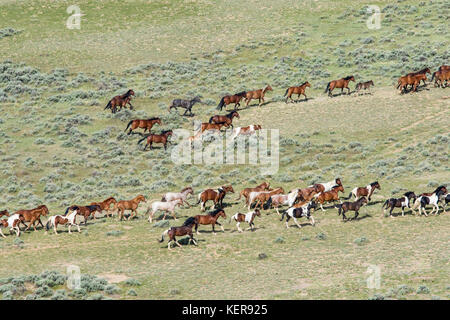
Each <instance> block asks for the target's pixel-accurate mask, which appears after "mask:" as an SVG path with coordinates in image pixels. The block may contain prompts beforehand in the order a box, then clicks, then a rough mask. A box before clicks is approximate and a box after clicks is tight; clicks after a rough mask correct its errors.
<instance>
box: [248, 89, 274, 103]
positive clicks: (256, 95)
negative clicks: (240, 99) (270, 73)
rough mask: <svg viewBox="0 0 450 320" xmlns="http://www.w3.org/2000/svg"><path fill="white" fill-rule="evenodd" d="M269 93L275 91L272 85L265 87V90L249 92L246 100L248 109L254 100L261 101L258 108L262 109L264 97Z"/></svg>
mask: <svg viewBox="0 0 450 320" xmlns="http://www.w3.org/2000/svg"><path fill="white" fill-rule="evenodd" d="M267 91H273V89H272V87H271V86H270V85H267V86H265V87H264V89H259V90H254V91H247V92H246V93H245V100H246V101H247V104H246V107H248V104H249V103H250V101H251V100H252V99H258V101H259V104H258V107H261V105H262V104H263V103H264V95H265V94H266V92H267Z"/></svg>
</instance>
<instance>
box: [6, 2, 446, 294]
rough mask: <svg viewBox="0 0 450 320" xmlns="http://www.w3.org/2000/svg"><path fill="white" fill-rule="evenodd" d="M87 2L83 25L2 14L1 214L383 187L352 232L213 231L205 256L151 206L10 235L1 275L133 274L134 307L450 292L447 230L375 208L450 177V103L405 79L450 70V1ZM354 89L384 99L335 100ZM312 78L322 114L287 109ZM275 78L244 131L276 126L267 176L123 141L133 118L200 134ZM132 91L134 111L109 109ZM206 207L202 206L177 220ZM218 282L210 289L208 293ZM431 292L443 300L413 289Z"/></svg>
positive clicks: (272, 224) (42, 6)
mask: <svg viewBox="0 0 450 320" xmlns="http://www.w3.org/2000/svg"><path fill="white" fill-rule="evenodd" d="M78 3H79V6H80V8H81V11H82V13H83V14H85V16H83V17H82V22H81V29H80V30H68V29H66V28H65V20H66V19H67V17H68V14H67V13H66V8H67V6H68V5H70V4H71V3H68V2H64V1H58V2H53V1H51V2H50V1H20V2H18V3H17V2H8V1H7V2H3V3H2V4H1V5H0V6H1V7H0V8H1V10H0V16H1V17H2V19H0V34H1V35H2V36H1V37H0V43H1V44H2V46H0V52H1V54H2V57H6V58H5V59H7V60H5V61H3V62H2V63H0V141H1V144H0V159H1V163H0V179H1V180H0V181H1V182H0V209H3V208H6V209H8V210H10V211H15V210H18V209H22V208H30V207H34V206H36V205H39V204H42V203H44V204H46V205H47V206H48V207H49V209H50V213H51V214H61V213H62V212H63V210H64V209H65V208H66V207H67V206H68V205H71V204H74V203H79V204H84V203H90V202H92V201H98V200H103V199H104V198H106V197H109V196H114V197H116V198H119V199H129V198H132V197H134V196H135V195H137V194H139V193H142V194H144V195H145V196H146V197H148V199H159V198H160V197H161V194H162V193H164V192H167V191H175V190H179V189H181V188H183V187H185V186H187V185H191V186H192V187H193V188H194V190H195V193H196V194H197V193H198V192H200V191H201V190H203V189H205V188H208V187H216V186H219V185H223V184H225V183H232V185H233V187H234V189H235V190H236V191H240V190H241V189H242V188H244V187H248V186H253V185H256V184H259V183H260V182H261V181H263V180H268V181H270V183H271V185H272V186H274V187H275V186H282V187H283V188H284V189H285V190H290V189H292V188H294V187H304V186H307V185H309V184H311V183H314V182H323V181H329V180H331V179H333V178H334V177H337V176H339V177H342V179H343V183H344V187H345V196H347V195H348V193H349V192H350V191H351V189H352V188H353V187H355V186H365V185H367V184H368V183H369V182H372V181H375V180H378V181H379V182H380V184H381V188H382V189H381V191H379V192H378V191H377V192H376V193H375V196H374V198H373V199H374V200H373V203H371V204H370V205H369V206H367V207H364V208H363V209H362V211H361V214H362V219H360V220H358V221H353V222H348V223H343V222H342V221H341V220H340V218H339V217H338V216H337V210H336V209H334V208H329V209H327V211H326V212H325V213H322V212H320V211H318V212H316V213H315V216H316V220H318V224H317V225H316V227H310V226H309V225H308V226H306V227H305V228H302V229H301V230H298V229H297V228H294V227H292V228H290V229H289V230H286V229H285V226H284V223H282V222H280V221H279V217H278V216H277V214H276V213H275V212H274V211H273V210H271V211H267V212H265V213H264V214H263V216H262V218H261V219H259V218H258V219H257V220H256V225H257V227H258V229H257V230H256V231H255V232H245V233H244V234H238V233H237V232H235V226H234V225H233V224H228V223H226V224H225V229H226V232H225V234H222V233H218V234H217V235H216V236H214V235H212V234H210V232H209V230H210V229H209V227H208V226H207V227H201V228H200V229H201V230H203V231H204V232H202V233H201V235H200V236H198V238H199V240H200V241H199V247H193V246H190V247H184V248H183V249H176V250H174V251H173V252H168V251H167V248H166V245H164V244H163V245H161V244H158V243H157V242H156V239H157V238H158V237H159V236H160V234H161V232H162V231H164V230H165V228H166V227H167V226H164V227H162V228H159V227H157V226H158V224H156V226H155V225H151V224H149V223H148V222H147V221H146V217H144V215H143V211H142V209H141V211H140V217H139V219H137V220H134V221H130V222H120V223H119V222H118V221H116V220H111V219H100V220H97V221H90V222H89V224H88V227H87V228H82V229H83V233H82V234H73V235H68V234H67V233H66V232H63V233H62V234H61V235H60V236H59V237H56V236H53V235H49V236H44V234H43V232H42V231H39V232H36V233H34V232H31V233H26V234H24V235H22V236H21V239H22V241H24V243H18V241H17V240H16V239H14V237H13V236H12V235H11V236H8V237H7V239H4V240H0V251H1V252H2V255H3V256H4V257H6V259H3V261H2V262H0V276H1V277H10V276H21V275H29V274H39V273H41V272H42V271H44V270H57V271H59V272H63V273H64V272H65V267H66V266H67V265H70V264H76V265H78V266H80V268H81V271H82V272H83V273H88V274H92V275H98V276H103V277H106V278H110V279H117V278H118V279H120V280H123V279H126V278H127V277H128V278H135V279H138V280H139V281H140V282H141V286H139V287H136V288H135V290H136V292H137V294H138V297H139V298H151V299H155V298H163V299H179V298H180V299H181V298H183V299H191V298H199V299H201V298H205V299H206V298H213V299H221V298H224V299H228V298H230V299H231V298H233V299H238V298H244V299H254V298H255V299H256V298H260V299H266V298H271V299H277V298H284V299H291V298H293V299H305V298H306V299H311V298H328V299H330V298H362V299H367V298H369V297H373V296H374V294H380V295H383V296H384V297H391V298H405V297H406V298H411V299H420V298H427V299H429V298H433V297H434V298H437V297H440V298H448V297H449V294H450V292H449V287H448V286H449V285H450V283H449V278H448V274H449V271H450V270H449V262H448V254H446V253H447V252H449V246H448V241H446V240H447V238H448V228H449V224H450V219H449V217H448V215H446V214H442V215H440V216H437V217H435V216H433V217H428V218H425V217H414V216H411V215H409V214H408V215H407V216H406V217H404V218H401V217H398V218H395V219H389V218H385V217H383V213H382V210H381V209H380V206H381V202H382V201H383V200H384V199H386V198H387V197H391V196H400V195H401V194H402V193H404V192H406V191H408V190H413V191H415V192H416V193H422V192H425V191H426V192H428V191H431V190H433V189H434V188H435V187H436V186H437V185H440V184H447V185H449V182H450V172H449V165H448V163H449V143H448V141H449V138H450V132H449V130H448V123H449V117H448V106H449V104H448V101H449V100H448V97H449V95H450V93H449V92H448V88H447V89H437V88H433V87H432V86H428V88H423V89H422V90H421V91H420V92H419V93H417V94H407V95H399V94H398V93H397V92H396V91H395V90H394V87H393V83H394V80H395V79H396V78H397V77H398V76H400V75H402V74H404V73H406V72H410V71H413V70H417V69H421V68H423V67H424V66H429V67H430V68H431V69H433V70H434V69H436V68H437V67H438V66H439V65H442V64H448V60H449V44H448V40H447V39H446V38H445V35H446V33H447V30H446V28H445V23H444V21H445V19H446V17H447V16H448V10H449V9H450V6H449V4H448V3H447V2H445V1H432V2H431V1H395V2H394V1H390V2H387V1H360V2H358V5H355V4H354V1H339V2H336V1H306V2H305V3H306V4H301V3H300V2H299V1H288V0H283V1H265V2H264V5H261V2H259V1H247V2H246V3H245V4H242V3H241V2H240V1H227V2H226V3H219V4H217V3H215V2H213V1H206V0H204V1H184V2H182V3H180V2H179V1H176V2H175V1H151V2H147V1H127V2H115V1H102V2H95V3H91V2H88V1H79V2H78ZM369 4H377V5H379V6H380V8H381V9H382V12H383V19H382V22H381V23H382V24H381V29H379V30H369V29H367V27H366V23H365V21H366V20H367V18H368V17H369V14H368V13H367V11H366V7H365V6H366V5H369ZM411 21H414V23H411ZM349 74H353V75H355V78H356V82H359V81H365V80H369V79H372V80H374V82H375V86H376V87H375V88H374V91H373V94H371V95H368V94H367V95H357V94H352V95H350V96H339V97H335V98H333V99H330V98H328V97H326V95H325V94H324V93H323V90H324V89H325V86H326V83H327V82H328V81H330V80H331V79H334V78H340V77H343V76H346V75H349ZM306 80H308V81H309V82H311V84H312V88H308V91H307V93H308V96H309V97H310V98H312V99H311V100H309V101H308V102H301V103H296V104H292V103H290V104H285V103H284V101H283V94H284V92H285V90H286V88H287V87H288V86H291V85H295V84H299V83H302V82H304V81H306ZM267 83H269V84H270V85H271V86H272V87H273V88H274V91H273V92H269V93H268V94H267V96H266V97H267V100H268V103H267V104H265V105H264V106H262V107H261V108H258V107H257V106H256V105H255V104H254V103H252V105H251V106H250V107H249V108H247V109H243V110H240V111H239V113H240V116H241V117H240V119H237V120H235V125H239V126H246V125H249V124H253V123H259V124H261V125H262V126H263V128H273V129H279V130H280V137H281V140H280V170H279V172H278V173H277V174H275V175H273V176H262V175H260V171H259V168H258V167H257V166H245V165H181V166H176V165H174V164H173V163H172V161H171V159H170V154H171V150H172V148H173V147H172V146H171V147H169V148H168V150H167V151H164V150H163V149H161V148H158V149H156V150H152V151H145V152H144V151H142V146H141V147H138V146H137V144H136V142H137V140H138V138H137V136H134V135H133V136H128V135H126V134H125V133H124V129H125V127H126V124H127V122H128V121H129V120H131V119H134V118H143V117H151V116H160V117H161V118H162V120H163V125H162V126H161V127H159V126H158V125H156V126H155V127H154V128H156V131H160V130H162V129H169V128H172V129H174V128H186V129H190V130H192V129H193V126H192V122H193V121H194V120H201V121H207V120H208V119H209V117H210V116H211V115H213V114H216V113H217V110H215V107H216V105H217V103H218V101H219V99H220V97H221V96H222V95H224V94H226V93H234V92H237V91H240V90H251V89H257V88H261V87H263V86H264V85H265V84H267ZM354 85H355V84H354V83H352V84H351V88H352V89H353V88H354ZM128 88H133V89H134V91H135V92H136V98H135V99H134V100H133V104H134V105H135V106H136V110H133V111H130V110H123V111H121V112H119V113H117V114H115V115H112V114H111V113H109V112H107V111H104V110H103V108H104V106H105V105H106V103H107V101H108V100H109V99H110V98H111V97H112V96H114V95H115V94H119V93H123V92H125V91H126V90H127V89H128ZM195 95H200V96H201V97H202V100H203V101H204V102H205V103H206V104H204V105H196V106H195V107H194V109H193V111H194V113H195V116H194V117H193V118H188V117H182V116H180V115H177V114H176V113H172V114H169V113H168V112H167V106H168V105H169V103H170V101H171V100H172V99H174V98H190V97H193V96H195ZM180 112H181V111H180ZM236 197H237V196H236V195H231V197H229V196H227V197H226V199H225V202H226V203H227V207H226V208H225V210H226V213H227V215H228V216H232V215H233V214H234V213H235V212H237V211H239V210H241V212H244V210H245V209H243V208H242V204H241V203H239V204H238V203H237V202H236V200H235V199H236ZM191 202H193V200H191ZM198 212H199V207H198V206H196V207H194V208H191V209H178V210H177V215H178V216H179V217H180V218H182V219H184V218H186V217H188V216H190V215H193V214H198ZM179 223H180V221H176V222H174V221H173V220H170V225H178V224H179ZM61 230H64V229H61ZM117 231H120V232H117ZM277 239H278V240H277ZM364 239H366V240H367V241H364ZM61 248H63V250H61ZM260 253H265V254H266V255H267V258H266V259H258V255H259V254H260ZM369 264H375V265H378V266H380V267H381V272H382V274H381V276H382V286H381V288H380V289H379V290H370V289H367V288H366V285H365V279H366V278H367V274H366V273H365V272H366V270H367V266H368V265H369ZM204 272H211V274H214V276H213V277H209V278H208V280H207V281H205V280H203V279H202V275H201V274H202V273H204ZM181 280H184V281H183V282H184V284H183V285H182V284H181ZM186 280H187V282H188V284H187V285H186ZM118 285H119V286H120V287H121V291H120V292H119V293H115V295H113V297H115V298H133V296H129V295H127V290H128V289H127V288H128V287H127V285H126V284H125V283H124V282H119V283H118ZM420 286H426V287H427V288H428V289H429V290H428V291H429V292H427V293H417V290H419V287H420ZM411 288H412V292H410V291H411V290H410V289H411ZM426 291H427V290H423V292H426ZM255 292H256V294H255ZM419 292H422V291H421V290H419Z"/></svg>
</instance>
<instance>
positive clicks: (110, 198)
mask: <svg viewBox="0 0 450 320" xmlns="http://www.w3.org/2000/svg"><path fill="white" fill-rule="evenodd" d="M112 199H114V197H109V198H108V199H106V200H105V201H108V200H112ZM114 200H116V199H114ZM105 201H103V202H105Z"/></svg>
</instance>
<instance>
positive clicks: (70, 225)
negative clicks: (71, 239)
mask: <svg viewBox="0 0 450 320" xmlns="http://www.w3.org/2000/svg"><path fill="white" fill-rule="evenodd" d="M71 228H72V224H71V223H70V222H69V225H68V229H69V234H71V233H72V232H71V231H70V229H71Z"/></svg>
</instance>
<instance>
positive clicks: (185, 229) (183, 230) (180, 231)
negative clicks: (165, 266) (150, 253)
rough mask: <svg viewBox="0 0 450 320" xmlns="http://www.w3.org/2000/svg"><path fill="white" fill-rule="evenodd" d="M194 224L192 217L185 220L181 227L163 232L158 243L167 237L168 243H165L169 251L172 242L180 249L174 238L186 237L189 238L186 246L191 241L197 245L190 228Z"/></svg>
mask: <svg viewBox="0 0 450 320" xmlns="http://www.w3.org/2000/svg"><path fill="white" fill-rule="evenodd" d="M194 224H195V219H194V218H193V217H190V218H187V219H186V221H185V222H184V223H183V225H182V226H181V227H172V228H170V229H167V230H166V231H164V232H163V233H162V235H161V240H159V242H163V241H164V236H166V235H168V236H169V242H168V243H167V249H169V250H171V249H170V243H171V242H172V241H174V242H175V243H176V244H177V245H178V246H179V247H180V248H181V244H180V243H179V242H178V241H177V239H176V238H175V237H176V236H185V235H188V236H189V242H188V244H190V243H191V241H192V242H193V243H194V244H195V245H197V242H196V241H195V239H194V235H193V234H192V227H193V226H194Z"/></svg>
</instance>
